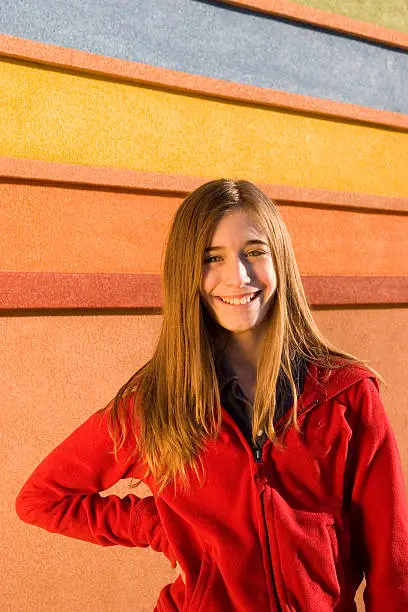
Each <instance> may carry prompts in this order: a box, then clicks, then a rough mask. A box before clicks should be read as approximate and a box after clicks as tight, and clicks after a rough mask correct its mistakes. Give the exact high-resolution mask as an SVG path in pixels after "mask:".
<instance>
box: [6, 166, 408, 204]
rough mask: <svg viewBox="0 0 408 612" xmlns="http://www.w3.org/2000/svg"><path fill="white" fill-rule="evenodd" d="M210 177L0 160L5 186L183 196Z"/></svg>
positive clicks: (276, 190)
mask: <svg viewBox="0 0 408 612" xmlns="http://www.w3.org/2000/svg"><path fill="white" fill-rule="evenodd" d="M214 178H217V177H208V178H207V179H204V178H200V177H192V176H179V175H174V174H161V173H158V172H139V171H137V170H126V169H120V168H109V167H101V166H83V165H79V164H64V163H58V162H44V161H39V160H31V159H16V158H11V157H0V180H2V181H3V182H8V183H10V182H11V183H12V182H14V181H22V182H30V181H34V182H36V183H43V184H44V183H60V184H67V185H89V186H94V187H99V188H107V189H126V190H129V191H146V192H149V193H154V192H159V193H160V192H161V193H171V194H173V195H187V194H188V193H190V191H193V190H194V189H196V188H197V187H198V186H199V185H202V184H203V183H205V182H207V181H210V180H213V179H214ZM225 178H228V177H225ZM259 188H260V189H262V191H264V192H265V193H266V194H267V195H268V196H269V197H270V198H271V199H273V200H276V201H277V202H280V203H282V204H291V203H293V204H296V205H299V204H305V205H313V206H319V205H322V206H329V207H330V206H333V207H342V208H352V209H368V210H375V211H378V210H384V211H386V212H395V213H398V214H404V213H405V212H407V213H408V198H399V197H395V196H382V195H374V194H373V195H371V194H370V195H367V194H364V193H350V192H341V191H329V190H324V189H313V188H308V187H305V188H301V187H290V186H287V185H259Z"/></svg>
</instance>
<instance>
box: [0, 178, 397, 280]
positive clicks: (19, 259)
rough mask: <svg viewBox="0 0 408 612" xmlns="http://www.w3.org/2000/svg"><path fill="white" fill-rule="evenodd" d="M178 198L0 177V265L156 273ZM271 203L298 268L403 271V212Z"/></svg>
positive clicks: (336, 272) (356, 273) (311, 270)
mask: <svg viewBox="0 0 408 612" xmlns="http://www.w3.org/2000/svg"><path fill="white" fill-rule="evenodd" d="M16 202H18V206H16V205H15V203H16ZM181 202H182V198H181V197H178V198H177V197H164V196H157V195H152V194H146V193H144V194H137V193H117V192H114V191H111V192H109V191H94V190H91V189H79V188H76V189H72V188H71V189H67V188H61V187H55V186H54V187H51V186H46V185H42V186H35V185H22V184H20V185H16V184H10V185H7V184H3V185H0V227H1V228H2V233H3V240H2V243H1V245H0V259H1V261H2V269H3V270H10V271H13V270H14V271H21V272H111V273H134V274H161V258H162V255H163V250H162V246H163V244H164V240H165V237H166V236H167V233H168V228H169V227H170V224H171V221H172V218H173V216H174V214H175V213H176V210H177V208H178V207H179V206H180V204H181ZM279 210H280V212H281V214H282V216H283V219H284V221H285V223H286V224H287V227H288V230H289V232H290V235H291V237H292V241H293V245H294V249H295V252H296V257H297V261H298V265H299V269H300V272H301V274H302V275H303V274H304V275H317V276H319V275H327V276H331V275H348V276H403V275H408V261H407V259H406V258H403V257H401V253H404V252H407V251H408V228H407V227H406V226H407V223H408V218H407V216H406V215H405V216H404V215H398V214H382V213H381V212H380V213H378V214H376V213H373V212H369V211H366V212H362V211H357V210H356V211H350V210H334V209H330V208H328V209H321V208H318V207H316V208H313V207H310V206H305V207H303V206H301V205H299V206H293V205H291V206H283V205H280V206H279ZM68 254H69V255H68ZM328 254H330V255H329V256H328Z"/></svg>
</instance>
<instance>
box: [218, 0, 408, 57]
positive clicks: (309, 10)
mask: <svg viewBox="0 0 408 612" xmlns="http://www.w3.org/2000/svg"><path fill="white" fill-rule="evenodd" d="M218 2H219V4H231V5H232V6H239V7H242V8H247V9H250V10H252V11H256V12H259V13H266V14H267V15H276V16H277V17H285V18H286V19H291V20H292V19H293V20H294V21H300V22H302V23H308V24H311V25H315V26H318V27H319V28H325V29H329V30H335V31H337V32H341V33H344V34H351V35H352V36H357V37H358V38H365V39H368V40H371V41H374V42H379V43H382V44H385V45H389V46H391V47H398V48H399V49H408V34H406V33H404V32H399V31H397V30H392V29H391V28H385V27H384V26H379V25H376V24H374V23H368V22H366V21H360V20H359V19H353V18H352V17H346V16H344V15H338V14H336V13H331V12H328V11H323V10H321V9H317V8H314V7H311V6H306V5H301V4H297V3H296V2H287V0H218Z"/></svg>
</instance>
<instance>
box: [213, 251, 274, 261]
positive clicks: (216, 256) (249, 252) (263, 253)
mask: <svg viewBox="0 0 408 612" xmlns="http://www.w3.org/2000/svg"><path fill="white" fill-rule="evenodd" d="M251 253H260V254H261V255H265V252H264V251H248V253H247V255H251ZM255 257H258V255H256V256H255ZM217 258H218V259H219V257H218V255H212V256H211V257H207V259H204V263H212V261H211V260H212V259H217Z"/></svg>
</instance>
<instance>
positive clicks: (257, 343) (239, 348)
mask: <svg viewBox="0 0 408 612" xmlns="http://www.w3.org/2000/svg"><path fill="white" fill-rule="evenodd" d="M262 338H263V332H262V330H261V329H258V328H255V329H250V330H248V331H245V332H242V333H237V334H233V333H231V334H230V336H229V337H228V343H227V345H226V347H225V350H224V357H225V359H226V360H227V361H228V362H229V363H230V364H231V366H232V367H233V368H235V369H237V370H240V371H242V370H244V371H245V372H247V374H248V376H250V377H251V376H252V377H254V378H256V372H257V365H258V359H259V355H260V350H261V341H262Z"/></svg>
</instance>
